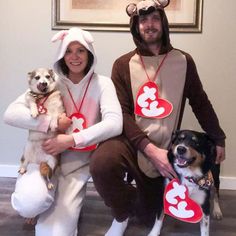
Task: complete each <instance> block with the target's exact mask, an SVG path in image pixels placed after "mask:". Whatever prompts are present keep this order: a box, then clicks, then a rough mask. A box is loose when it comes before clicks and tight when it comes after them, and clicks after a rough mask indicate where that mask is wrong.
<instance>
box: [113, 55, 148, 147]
mask: <svg viewBox="0 0 236 236" xmlns="http://www.w3.org/2000/svg"><path fill="white" fill-rule="evenodd" d="M134 53H135V51H132V52H130V53H128V54H126V55H124V56H122V57H120V58H119V59H117V60H116V61H115V63H114V65H113V68H112V76H111V78H112V80H113V82H114V84H115V87H116V91H117V95H118V98H119V101H120V104H121V107H122V112H123V122H124V126H123V133H124V135H125V136H126V137H127V138H128V140H129V141H130V143H131V144H132V146H134V148H136V149H138V150H140V151H143V148H145V146H146V145H147V144H148V143H149V142H150V141H149V139H148V138H147V135H146V134H145V133H144V132H143V131H142V130H141V129H140V128H139V127H138V125H137V124H136V122H135V117H134V101H133V96H132V90H131V83H130V72H129V60H130V58H131V57H132V56H133V55H134Z"/></svg>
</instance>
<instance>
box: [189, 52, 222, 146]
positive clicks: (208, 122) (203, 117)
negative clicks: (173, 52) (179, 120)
mask: <svg viewBox="0 0 236 236" xmlns="http://www.w3.org/2000/svg"><path fill="white" fill-rule="evenodd" d="M185 55H186V58H187V74H186V85H185V90H184V96H185V97H187V99H188V100H189V104H190V106H191V108H192V111H193V113H194V114H195V116H196V118H197V120H198V122H199V124H200V125H201V127H202V129H203V130H204V131H205V132H206V133H207V134H208V135H209V136H210V137H211V138H212V139H213V140H214V141H215V143H216V145H219V146H224V145H225V138H226V136H225V133H224V131H223V130H222V129H221V127H220V124H219V120H218V118H217V115H216V113H215V111H214V109H213V106H212V104H211V102H210V101H209V99H208V96H207V94H206V93H205V91H204V89H203V86H202V83H201V81H200V79H199V75H198V72H197V68H196V65H195V63H194V61H193V59H192V57H191V56H190V55H189V54H186V53H185Z"/></svg>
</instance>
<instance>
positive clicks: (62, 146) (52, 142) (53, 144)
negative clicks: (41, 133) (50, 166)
mask: <svg viewBox="0 0 236 236" xmlns="http://www.w3.org/2000/svg"><path fill="white" fill-rule="evenodd" d="M72 146H75V142H74V138H73V136H72V135H67V134H58V135H57V136H56V137H55V138H50V139H47V140H46V141H45V142H44V143H43V144H42V148H43V150H44V151H45V152H46V153H47V154H51V155H53V156H55V155H57V154H59V153H61V152H63V151H65V150H66V149H68V148H70V147H72Z"/></svg>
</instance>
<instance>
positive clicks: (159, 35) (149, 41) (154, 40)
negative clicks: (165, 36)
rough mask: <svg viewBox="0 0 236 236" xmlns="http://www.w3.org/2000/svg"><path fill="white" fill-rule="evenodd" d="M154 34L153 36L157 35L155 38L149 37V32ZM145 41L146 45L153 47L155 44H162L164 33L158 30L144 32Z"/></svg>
mask: <svg viewBox="0 0 236 236" xmlns="http://www.w3.org/2000/svg"><path fill="white" fill-rule="evenodd" d="M150 31H151V32H152V33H153V34H155V36H151V37H150V36H149V35H148V34H149V32H150ZM143 40H144V41H145V43H146V44H147V45H149V46H151V45H153V44H160V43H161V41H162V32H160V31H158V30H156V29H147V30H145V31H144V37H143Z"/></svg>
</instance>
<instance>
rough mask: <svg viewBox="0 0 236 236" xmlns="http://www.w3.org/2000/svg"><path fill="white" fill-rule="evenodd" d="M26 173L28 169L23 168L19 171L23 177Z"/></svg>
mask: <svg viewBox="0 0 236 236" xmlns="http://www.w3.org/2000/svg"><path fill="white" fill-rule="evenodd" d="M25 172H26V169H25V168H24V167H21V168H20V169H19V170H18V173H20V174H21V175H23V174H24V173H25Z"/></svg>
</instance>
